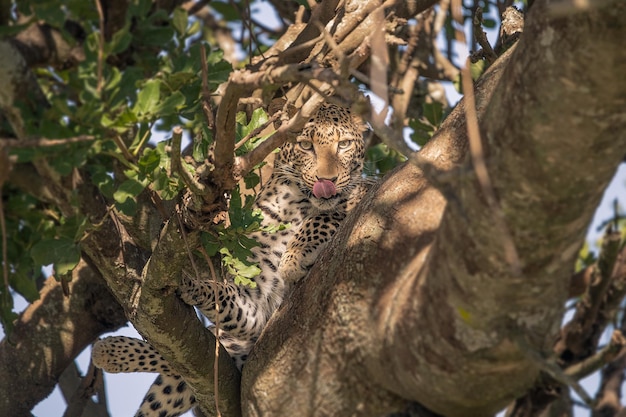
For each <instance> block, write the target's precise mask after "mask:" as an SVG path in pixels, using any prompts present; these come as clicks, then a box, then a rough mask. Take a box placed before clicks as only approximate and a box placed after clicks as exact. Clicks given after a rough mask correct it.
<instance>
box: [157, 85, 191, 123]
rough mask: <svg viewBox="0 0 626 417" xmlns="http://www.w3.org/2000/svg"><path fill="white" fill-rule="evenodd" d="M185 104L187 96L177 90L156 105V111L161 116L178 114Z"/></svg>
mask: <svg viewBox="0 0 626 417" xmlns="http://www.w3.org/2000/svg"><path fill="white" fill-rule="evenodd" d="M184 105H185V96H184V95H183V94H182V93H181V92H180V91H175V92H174V93H173V94H172V95H171V96H169V97H167V98H166V99H165V100H163V101H162V102H160V103H159V104H158V105H157V106H155V109H154V113H156V114H158V115H159V116H161V117H162V116H167V115H170V114H178V113H179V112H180V110H181V108H182V107H183V106H184Z"/></svg>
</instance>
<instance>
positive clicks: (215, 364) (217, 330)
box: [198, 246, 222, 417]
mask: <svg viewBox="0 0 626 417" xmlns="http://www.w3.org/2000/svg"><path fill="white" fill-rule="evenodd" d="M198 251H199V252H200V253H201V254H202V256H203V257H204V260H205V262H206V263H207V265H208V266H209V271H210V272H211V279H212V280H213V282H214V283H215V286H214V287H213V297H214V298H215V322H214V323H213V324H214V325H215V352H214V355H215V361H214V362H213V385H214V386H215V389H214V393H213V394H214V398H215V412H216V413H217V417H221V415H222V413H221V412H220V408H219V399H220V398H219V390H218V389H217V387H218V384H219V358H220V343H219V340H220V339H219V337H218V335H219V333H220V303H219V302H218V297H217V286H218V285H219V284H218V282H217V274H216V273H215V268H214V267H213V262H211V258H210V257H209V254H208V253H206V250H205V249H204V247H203V246H200V247H199V248H198Z"/></svg>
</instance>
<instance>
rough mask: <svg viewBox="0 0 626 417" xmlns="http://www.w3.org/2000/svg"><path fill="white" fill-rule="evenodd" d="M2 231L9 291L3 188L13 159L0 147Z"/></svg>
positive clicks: (3, 267)
mask: <svg viewBox="0 0 626 417" xmlns="http://www.w3.org/2000/svg"><path fill="white" fill-rule="evenodd" d="M0 162H1V163H0V233H2V276H3V277H4V289H5V291H6V294H8V293H9V256H8V252H7V226H6V223H5V218H4V203H3V198H2V188H3V186H4V183H5V181H6V180H7V179H8V178H9V173H10V172H11V160H10V159H9V153H8V152H7V150H6V148H4V147H0Z"/></svg>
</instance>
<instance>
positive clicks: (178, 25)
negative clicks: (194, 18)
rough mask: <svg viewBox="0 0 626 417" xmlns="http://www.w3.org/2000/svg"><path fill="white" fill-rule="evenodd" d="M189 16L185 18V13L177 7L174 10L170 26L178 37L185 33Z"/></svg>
mask: <svg viewBox="0 0 626 417" xmlns="http://www.w3.org/2000/svg"><path fill="white" fill-rule="evenodd" d="M188 18H189V16H187V11H186V10H184V9H183V8H181V7H177V8H176V9H174V15H173V16H172V25H173V26H174V29H176V32H178V34H179V35H180V36H183V35H184V34H185V33H186V32H187V22H188Z"/></svg>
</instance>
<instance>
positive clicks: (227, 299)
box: [92, 104, 370, 417]
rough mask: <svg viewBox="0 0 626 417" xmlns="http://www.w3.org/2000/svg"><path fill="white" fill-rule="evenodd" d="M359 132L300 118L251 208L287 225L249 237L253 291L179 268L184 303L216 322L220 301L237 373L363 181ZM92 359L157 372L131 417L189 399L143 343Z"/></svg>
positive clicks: (102, 348) (113, 345)
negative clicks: (320, 193) (327, 191)
mask: <svg viewBox="0 0 626 417" xmlns="http://www.w3.org/2000/svg"><path fill="white" fill-rule="evenodd" d="M363 131H364V126H363V124H362V122H360V121H359V120H358V119H356V118H354V117H353V116H352V115H351V114H350V112H349V111H348V110H347V109H344V108H341V107H338V106H335V105H329V104H327V105H324V106H322V107H321V108H320V110H319V111H318V113H317V114H316V115H315V117H313V118H312V119H311V120H309V121H308V123H307V124H306V126H305V127H304V129H303V131H302V133H301V134H300V135H299V136H298V137H297V140H296V142H295V143H289V144H286V145H284V146H283V147H282V149H281V151H280V153H279V155H278V157H277V158H276V162H275V166H274V171H273V174H272V176H271V177H270V179H269V180H268V182H267V183H266V184H265V185H264V187H263V188H262V190H261V191H260V192H259V194H258V196H257V199H256V201H255V207H256V208H258V209H260V210H261V212H262V214H263V221H262V224H263V225H264V226H269V225H274V226H276V225H278V224H281V223H283V224H284V223H288V224H289V225H290V226H289V227H288V228H287V229H285V230H282V231H279V232H276V233H266V232H257V233H254V234H253V235H252V236H251V237H252V238H254V239H256V240H257V242H258V243H259V246H258V247H255V248H253V249H252V256H251V258H250V259H249V260H250V261H252V262H255V263H258V264H259V266H260V268H261V271H262V272H261V273H260V274H259V275H258V276H257V277H255V278H254V279H253V281H254V282H255V284H256V287H255V288H251V287H247V286H245V287H244V286H238V285H235V284H234V282H233V280H232V278H229V279H226V280H224V281H223V282H218V283H215V282H214V281H212V280H199V279H197V278H196V277H195V276H193V275H192V274H190V273H187V272H185V271H183V274H182V275H183V277H182V282H181V288H180V290H181V291H180V294H181V298H182V299H183V300H184V301H185V302H186V303H188V304H190V305H192V306H195V307H197V308H198V309H199V310H200V311H201V312H202V313H203V314H204V315H205V316H206V317H208V318H209V320H211V321H212V322H216V320H217V319H218V317H217V313H216V309H215V303H216V300H217V302H218V303H219V304H220V308H219V323H220V329H219V332H218V335H217V336H218V338H219V340H220V342H221V343H222V344H223V345H224V347H225V348H226V350H227V351H228V352H229V354H230V355H231V356H232V357H233V358H234V359H235V362H236V364H237V366H238V367H239V368H241V366H243V363H244V362H245V360H246V359H247V356H248V353H249V352H250V350H251V349H252V347H253V345H254V343H255V342H256V340H257V339H258V337H259V335H260V334H261V331H262V330H263V328H264V327H265V324H266V323H267V321H268V320H269V318H270V317H271V315H272V314H273V313H274V312H275V311H276V309H277V308H278V307H279V306H280V304H281V303H282V301H283V298H284V296H285V295H286V294H288V292H289V291H290V289H291V287H292V286H293V284H294V283H296V282H297V281H298V280H299V279H301V278H302V277H303V276H304V275H305V274H306V273H307V271H308V269H309V268H310V267H311V265H313V263H314V261H315V259H316V257H317V255H318V254H319V252H320V251H321V250H322V249H323V248H324V246H325V245H326V244H327V242H328V241H329V240H330V239H331V237H332V236H333V234H334V233H335V231H336V230H337V228H338V227H339V225H340V224H341V222H342V221H343V219H344V218H345V217H346V215H347V213H348V212H349V211H350V210H351V209H352V208H353V207H354V206H355V205H356V204H357V203H358V201H359V200H360V199H361V197H362V196H363V195H364V193H365V192H366V190H367V188H368V185H369V184H370V182H369V181H368V180H365V179H363V178H362V174H361V173H362V169H363V158H364V152H365V150H364V144H363ZM319 180H325V181H330V182H332V184H333V185H334V191H336V194H335V195H333V196H330V197H327V198H317V197H315V195H314V194H313V188H314V185H315V183H316V182H317V181H319ZM213 330H214V329H213ZM92 356H93V358H94V363H96V365H97V366H100V367H102V368H104V369H105V370H107V371H109V372H141V371H145V372H160V373H161V375H159V377H158V378H157V380H156V381H155V383H154V384H153V385H152V387H151V388H150V390H149V391H148V394H147V395H146V397H145V398H144V401H143V403H142V405H141V408H140V410H139V411H138V412H137V416H139V417H143V416H145V417H157V416H158V417H174V416H178V415H180V414H182V413H183V412H185V411H186V410H188V409H189V408H190V407H192V406H193V404H194V402H195V399H194V397H193V395H192V393H191V390H190V389H189V388H188V387H187V386H186V384H185V382H184V381H183V380H182V379H181V378H180V377H179V376H177V375H175V374H174V373H172V372H171V370H170V368H169V365H168V364H167V361H165V360H164V359H163V358H162V357H161V356H160V355H159V354H158V353H157V352H156V351H155V350H154V349H153V348H152V347H150V345H149V344H147V343H146V342H143V341H137V340H134V339H129V338H124V337H111V338H107V339H104V340H102V341H100V342H98V344H96V346H95V347H94V350H93V354H92ZM153 361H156V363H154V364H153Z"/></svg>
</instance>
